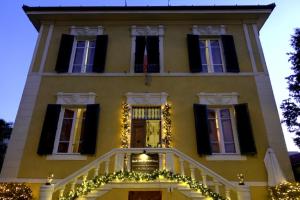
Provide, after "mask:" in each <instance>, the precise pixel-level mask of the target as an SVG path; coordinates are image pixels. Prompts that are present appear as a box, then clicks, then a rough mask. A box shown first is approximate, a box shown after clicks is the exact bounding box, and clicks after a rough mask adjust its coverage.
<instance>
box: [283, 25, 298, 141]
mask: <svg viewBox="0 0 300 200" xmlns="http://www.w3.org/2000/svg"><path fill="white" fill-rule="evenodd" d="M291 46H292V47H293V48H294V52H291V53H288V55H290V58H289V61H290V62H291V64H292V67H291V70H292V71H293V74H292V75H290V76H288V77H286V79H287V83H288V89H289V98H288V99H285V100H283V102H282V104H281V106H280V108H281V109H282V114H283V117H284V119H283V121H282V122H283V123H285V124H286V126H287V128H288V131H289V132H291V133H295V134H296V138H294V142H295V143H296V145H297V146H298V147H300V29H299V28H298V29H296V31H295V35H293V36H292V39H291Z"/></svg>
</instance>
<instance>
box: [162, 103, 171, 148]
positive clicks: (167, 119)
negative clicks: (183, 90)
mask: <svg viewBox="0 0 300 200" xmlns="http://www.w3.org/2000/svg"><path fill="white" fill-rule="evenodd" d="M170 111H171V105H170V104H168V103H166V104H165V105H163V107H162V116H163V120H162V123H163V124H162V125H163V133H164V135H163V143H164V144H165V147H167V148H170V147H172V145H171V142H172V135H171V125H172V121H171V113H170Z"/></svg>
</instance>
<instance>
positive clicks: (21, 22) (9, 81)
mask: <svg viewBox="0 0 300 200" xmlns="http://www.w3.org/2000/svg"><path fill="white" fill-rule="evenodd" d="M124 3H125V0H1V7H0V27H1V28H0V44H1V45H2V46H1V47H0V60H1V64H0V68H1V73H0V91H1V97H0V119H4V120H6V121H8V122H14V120H15V117H16V114H17V110H18V106H19V103H20V99H21V96H22V92H23V88H24V84H25V81H26V76H27V72H28V69H29V65H30V62H31V58H32V55H33V50H34V46H35V42H36V39H37V31H36V30H35V29H34V27H33V25H32V24H31V22H30V21H29V20H28V18H27V16H26V15H25V14H24V12H23V10H22V5H23V4H26V5H29V6H124ZM269 3H276V8H275V9H274V11H273V13H272V14H271V16H270V17H269V19H268V20H267V22H266V23H265V25H264V27H263V28H262V29H261V31H260V39H261V43H262V46H263V50H264V54H265V58H266V62H267V66H268V69H269V73H270V77H271V82H272V86H273V91H274V95H275V100H276V103H277V107H278V110H279V112H281V111H280V109H279V105H280V104H281V102H282V100H283V99H285V98H287V97H288V90H287V89H286V88H287V83H286V80H285V77H287V76H288V75H289V74H290V73H291V71H290V69H289V67H290V63H289V62H288V56H287V55H286V53H287V52H291V51H292V48H291V47H290V37H291V35H292V34H294V30H295V28H296V27H300V12H299V9H300V1H299V0H288V1H283V0H281V1H279V0H210V1H209V0H170V4H171V6H172V5H173V6H175V5H258V4H260V5H264V4H269ZM167 4H168V0H127V5H128V6H134V5H145V6H147V5H149V6H154V5H167ZM283 130H284V132H285V138H286V141H287V147H288V150H290V151H295V150H297V151H298V148H297V147H296V146H295V145H294V144H293V142H292V135H291V134H289V133H287V131H286V129H285V128H284V127H283Z"/></svg>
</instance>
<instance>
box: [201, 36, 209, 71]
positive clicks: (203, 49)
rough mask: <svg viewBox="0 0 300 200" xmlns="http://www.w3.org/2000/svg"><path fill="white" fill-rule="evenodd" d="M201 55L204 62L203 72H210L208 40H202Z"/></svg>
mask: <svg viewBox="0 0 300 200" xmlns="http://www.w3.org/2000/svg"><path fill="white" fill-rule="evenodd" d="M199 45H200V56H201V64H202V72H208V66H207V56H206V49H207V48H206V42H205V40H200V42H199Z"/></svg>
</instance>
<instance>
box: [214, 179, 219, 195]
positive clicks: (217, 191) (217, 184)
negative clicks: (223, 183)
mask: <svg viewBox="0 0 300 200" xmlns="http://www.w3.org/2000/svg"><path fill="white" fill-rule="evenodd" d="M214 186H215V192H216V193H220V187H219V186H220V183H219V182H218V181H217V180H214Z"/></svg>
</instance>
